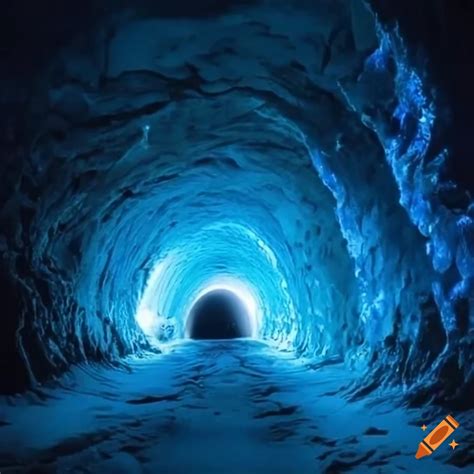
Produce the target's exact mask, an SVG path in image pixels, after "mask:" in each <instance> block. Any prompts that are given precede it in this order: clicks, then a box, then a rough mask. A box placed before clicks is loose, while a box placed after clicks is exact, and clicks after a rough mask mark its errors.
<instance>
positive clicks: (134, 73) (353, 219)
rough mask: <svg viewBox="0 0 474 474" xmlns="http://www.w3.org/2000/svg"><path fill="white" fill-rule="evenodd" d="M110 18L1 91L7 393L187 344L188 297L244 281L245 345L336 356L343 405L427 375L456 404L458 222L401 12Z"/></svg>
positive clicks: (463, 344) (452, 159)
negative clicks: (259, 340) (71, 368)
mask: <svg viewBox="0 0 474 474" xmlns="http://www.w3.org/2000/svg"><path fill="white" fill-rule="evenodd" d="M178 3H179V2H178ZM109 5H110V8H109V9H106V10H101V11H100V12H97V11H96V10H94V9H92V10H91V11H90V12H89V15H90V16H89V17H87V13H84V16H85V20H84V24H82V29H79V31H73V32H71V36H70V37H68V35H67V33H65V32H64V31H62V32H61V34H59V33H57V32H56V36H55V38H57V39H59V38H61V39H62V44H59V45H55V46H54V47H52V46H51V44H49V43H48V60H47V61H43V62H42V63H41V65H40V66H41V67H40V66H39V65H36V61H39V59H38V57H37V56H40V55H36V56H35V57H36V61H32V60H30V61H28V59H24V60H23V61H24V62H26V63H27V64H28V65H29V67H30V68H33V66H31V65H30V63H34V64H35V66H34V67H35V69H33V70H34V74H33V73H32V71H33V70H29V69H28V68H26V70H27V71H28V74H26V73H25V70H24V69H25V68H23V69H22V68H21V67H17V68H16V69H15V68H13V67H12V68H11V71H10V77H6V78H5V80H4V81H3V84H4V87H2V93H3V99H2V104H3V108H4V111H5V113H4V114H2V115H3V116H4V117H6V119H7V120H6V126H5V127H4V128H3V138H2V142H3V145H2V149H3V152H4V158H5V159H4V160H2V167H3V172H2V174H3V176H4V177H5V178H4V182H5V184H4V186H3V189H2V198H1V200H2V202H3V203H4V205H3V206H2V210H1V214H0V218H1V223H2V224H1V229H2V237H1V240H0V242H1V252H2V260H1V262H2V265H1V268H2V276H1V278H2V283H3V284H2V288H3V291H4V301H5V307H6V311H5V316H4V328H5V331H4V332H3V333H2V344H3V347H4V348H5V349H6V354H7V357H6V358H4V360H3V365H2V372H3V374H2V377H1V380H2V390H3V391H16V390H21V389H23V388H25V387H27V386H31V384H32V383H33V384H34V383H35V382H36V381H41V380H44V379H45V378H47V377H49V376H51V375H53V374H58V373H61V372H62V371H63V370H64V369H65V368H67V367H68V365H69V364H71V363H75V362H79V361H83V360H88V359H89V360H102V361H116V360H118V358H119V357H120V356H122V355H125V354H127V353H129V352H134V351H138V350H141V349H145V348H147V347H149V346H150V344H151V343H156V344H157V346H158V347H159V344H160V341H163V340H167V339H169V338H174V337H180V336H182V335H183V325H184V323H183V322H184V318H185V316H186V312H187V311H188V309H189V302H190V301H192V300H193V298H195V297H196V295H197V294H199V291H201V290H202V289H203V288H204V287H205V286H206V285H208V284H210V283H212V281H214V280H213V278H214V279H216V278H217V279H219V278H220V279H222V278H232V277H238V279H239V280H240V281H242V280H243V281H246V282H248V284H249V285H250V287H251V288H252V289H253V291H254V293H255V295H254V296H255V299H256V301H257V303H258V306H259V308H258V311H259V314H260V316H259V317H260V318H261V319H260V320H259V336H260V337H263V338H267V339H273V340H274V341H275V342H276V343H278V344H280V345H283V346H285V347H292V348H294V349H296V350H297V351H299V352H300V353H301V354H302V355H305V356H311V357H313V356H339V357H343V358H345V360H346V362H347V363H348V364H350V365H351V366H353V367H354V368H358V369H359V370H361V371H362V372H363V373H365V378H364V384H363V385H362V388H361V386H358V387H357V388H356V391H355V395H360V394H362V393H366V392H367V391H368V390H373V389H375V388H378V387H379V386H380V385H381V384H384V383H386V384H393V383H407V384H408V386H410V387H411V388H412V390H411V391H410V394H411V395H412V401H414V402H420V401H426V400H427V399H428V397H429V391H430V390H431V389H432V388H433V384H434V385H435V386H436V388H437V389H438V390H437V393H438V394H439V399H438V401H444V402H446V401H447V400H449V401H450V403H454V402H455V401H456V402H457V403H458V404H460V406H464V405H465V403H466V401H465V400H464V399H463V396H462V393H463V392H462V390H464V389H465V387H466V386H467V387H469V386H472V383H473V373H472V360H471V359H470V357H472V355H471V354H472V342H471V340H470V339H469V337H472V335H471V336H469V334H470V331H472V321H473V313H472V312H473V310H472V307H473V306H472V294H473V291H472V269H473V268H474V266H473V265H472V249H473V246H472V241H473V236H472V233H473V223H472V217H473V216H472V209H473V207H472V200H471V196H470V194H469V189H467V186H466V182H465V181H463V180H461V179H457V176H456V175H455V173H456V172H458V173H459V165H456V166H455V165H452V166H451V163H459V162H462V160H461V159H460V158H459V156H458V153H459V149H458V147H457V142H456V140H455V138H456V135H455V134H453V132H452V129H451V128H450V127H449V124H448V119H447V117H449V114H450V113H453V110H454V109H450V108H449V107H448V106H449V105H450V104H451V101H450V99H451V96H450V95H449V91H450V89H449V87H448V85H447V84H446V83H445V82H443V81H442V80H441V79H440V78H439V76H438V75H437V74H436V70H437V69H436V67H437V64H436V62H435V61H434V60H433V61H431V62H430V61H429V58H430V55H429V50H428V49H427V48H428V46H427V45H426V44H427V43H426V38H425V37H424V36H423V34H422V33H423V30H422V29H421V30H420V31H421V32H420V33H419V34H413V31H412V29H411V24H410V22H409V21H408V20H407V18H408V19H409V18H411V16H410V15H409V14H407V13H406V12H405V11H404V10H397V11H394V9H393V8H391V7H389V6H387V5H385V4H384V2H375V1H374V2H372V3H371V4H370V5H369V6H368V5H366V4H364V3H362V2H359V1H358V0H354V1H351V2H343V1H339V2H336V1H331V2H329V1H320V2H303V1H301V2H294V3H293V4H291V5H289V4H288V2H278V1H273V2H252V3H251V4H246V5H243V4H239V5H237V4H234V5H228V6H227V7H226V8H223V9H222V10H219V11H214V10H212V9H207V10H206V9H205V8H204V7H203V10H202V12H204V11H206V12H207V13H206V14H205V15H204V14H203V15H196V12H193V14H191V13H190V14H189V15H186V14H183V13H181V12H179V11H177V12H169V11H168V12H164V11H160V7H150V6H149V5H148V4H147V2H143V3H142V2H140V3H139V4H137V5H135V6H134V7H133V8H122V7H120V8H119V7H118V6H117V5H115V4H114V2H111V3H110V4H109ZM368 7H370V9H371V10H370V9H369V8H368ZM183 9H184V10H182V11H183V12H185V11H186V10H185V6H184V5H183ZM85 10H86V12H87V11H88V10H87V8H85ZM427 21H432V19H431V20H427ZM78 23H79V24H81V22H80V21H79V22H78ZM86 25H87V27H86ZM73 33H74V34H73ZM65 38H66V39H67V41H66V39H65ZM21 46H22V47H23V50H22V49H21V48H20V47H18V48H19V51H20V52H23V53H24V52H25V50H27V49H26V48H27V47H28V48H30V49H31V48H32V46H31V45H27V46H25V45H21ZM12 64H15V65H17V66H18V63H17V62H13V63H12ZM22 72H23V74H22ZM433 91H434V92H436V95H434V92H433ZM453 170H454V171H453ZM450 173H451V174H450ZM453 173H454V175H453ZM463 174H464V175H465V173H463ZM155 280H156V281H155ZM158 295H160V297H158ZM145 310H146V311H147V313H144V314H149V313H150V314H151V318H152V320H153V322H154V324H152V325H151V327H150V328H148V329H150V331H148V333H147V331H146V330H145V331H144V330H143V329H144V326H140V324H137V322H138V323H139V319H136V318H137V315H140V314H141V313H140V311H142V312H143V311H145ZM158 317H159V319H156V318H158ZM153 318H155V319H153ZM158 323H159V324H158ZM155 326H157V327H155ZM471 334H472V333H471ZM448 376H449V377H448ZM448 378H449V380H448ZM421 385H423V387H424V388H423V389H421V388H420V387H421ZM414 387H415V388H416V390H413V388H414ZM464 393H465V392H464ZM463 404H464V405H463Z"/></svg>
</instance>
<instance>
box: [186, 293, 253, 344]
mask: <svg viewBox="0 0 474 474" xmlns="http://www.w3.org/2000/svg"><path fill="white" fill-rule="evenodd" d="M187 329H188V331H187V332H188V334H189V337H190V338H191V339H235V338H239V337H249V336H251V334H252V330H251V325H250V319H249V314H248V312H247V309H246V308H245V305H244V304H243V303H242V301H241V300H240V299H239V298H238V297H237V296H236V295H235V294H234V293H232V292H231V291H227V290H216V291H211V292H209V293H207V294H206V295H204V296H203V297H202V298H200V299H199V301H198V302H197V303H196V304H195V305H194V307H193V308H192V310H191V313H190V314H189V317H188V321H187Z"/></svg>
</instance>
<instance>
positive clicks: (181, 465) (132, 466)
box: [0, 341, 474, 474]
mask: <svg viewBox="0 0 474 474" xmlns="http://www.w3.org/2000/svg"><path fill="white" fill-rule="evenodd" d="M129 366H130V369H131V370H124V369H110V368H108V369H106V368H100V367H97V366H86V367H82V368H75V369H74V371H73V372H71V373H70V374H68V375H67V376H66V377H64V379H63V380H62V388H60V389H58V388H56V389H54V390H51V389H44V392H45V393H46V394H47V395H48V397H47V398H46V399H45V400H40V399H38V398H37V397H36V396H33V395H31V394H30V395H28V396H23V397H16V398H14V399H12V398H9V399H4V400H3V401H1V404H0V471H1V474H5V473H10V472H35V473H49V472H58V473H62V472H78V473H80V472H84V473H86V472H94V473H95V472H97V473H114V474H120V473H127V474H133V473H150V474H151V473H153V474H156V473H186V474H189V473H195V474H201V473H203V474H204V473H219V474H232V473H239V474H244V473H245V474H253V473H255V474H258V473H267V472H268V473H285V474H291V473H298V474H304V473H313V474H317V473H327V474H330V473H340V472H341V473H342V472H351V473H364V474H365V473H397V472H400V473H404V472H406V473H440V474H444V473H464V472H466V473H469V474H472V473H473V472H474V468H473V467H472V466H471V467H469V466H465V467H463V468H459V467H455V466H454V465H452V464H449V461H451V462H452V461H453V459H454V458H453V457H452V456H453V453H452V449H451V448H450V447H449V446H448V445H447V443H444V444H443V445H442V446H441V447H440V448H439V449H438V450H437V451H436V452H435V453H434V454H433V455H432V456H430V457H429V458H424V459H422V460H418V461H417V460H415V458H414V454H415V452H416V449H417V445H418V443H419V442H420V441H421V439H422V438H423V437H424V433H423V432H422V431H421V429H420V426H421V425H422V424H423V423H426V424H427V425H429V427H430V428H432V427H434V426H435V424H437V421H438V420H425V419H422V416H421V413H420V412H416V411H414V410H405V409H401V408H395V407H394V406H393V405H391V404H390V403H389V402H380V401H378V402H377V403H376V404H375V403H374V400H370V399H367V400H365V401H364V402H353V403H349V402H347V401H346V400H345V399H344V398H342V397H341V396H340V395H338V391H339V389H340V387H341V386H342V385H344V384H347V382H348V380H349V378H348V373H347V371H346V370H345V369H344V368H343V367H342V366H339V365H333V366H328V367H323V368H320V369H318V370H308V368H307V367H306V365H305V364H304V363H303V362H302V361H299V360H296V359H294V357H293V356H292V355H291V354H289V353H282V352H278V351H276V350H275V349H272V348H270V347H268V346H266V345H265V344H263V343H260V342H256V341H229V342H216V341H208V342H193V341H186V342H181V343H179V344H176V345H174V346H173V347H172V348H170V350H169V352H168V353H166V354H163V355H160V356H154V357H150V358H145V359H142V360H133V361H129ZM465 416H466V415H465V414H464V415H462V416H461V425H462V419H463V417H465ZM458 431H459V434H457V433H456V436H455V439H456V441H457V442H459V443H460V446H459V447H458V448H457V449H458V450H459V449H461V448H463V438H466V439H467V433H466V432H463V431H462V426H461V427H460V428H459V429H458ZM461 452H464V453H466V446H464V451H458V453H461ZM465 455H466V456H468V454H465ZM458 459H459V455H458Z"/></svg>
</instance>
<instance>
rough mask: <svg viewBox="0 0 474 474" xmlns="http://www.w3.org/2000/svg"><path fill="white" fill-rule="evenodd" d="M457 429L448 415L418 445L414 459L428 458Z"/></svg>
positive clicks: (457, 425) (454, 422)
mask: <svg viewBox="0 0 474 474" xmlns="http://www.w3.org/2000/svg"><path fill="white" fill-rule="evenodd" d="M458 427H459V423H458V422H457V421H456V420H455V419H454V418H453V417H452V416H451V415H448V416H447V417H446V418H445V419H444V420H443V421H442V422H441V423H440V424H439V425H438V426H437V427H436V428H434V429H433V430H432V431H431V433H430V434H429V435H428V436H427V437H426V438H425V439H424V440H423V441H422V442H421V443H420V444H419V445H418V451H417V452H416V455H415V457H416V459H421V458H424V457H425V456H429V455H430V454H431V453H433V451H435V450H436V449H438V447H439V446H441V444H443V442H444V441H446V438H447V437H448V436H449V435H450V434H451V433H453V432H454V430H455V429H457V428H458Z"/></svg>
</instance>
